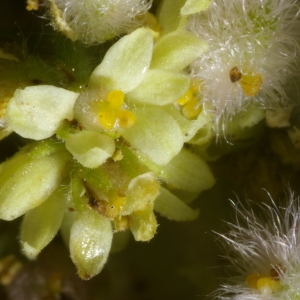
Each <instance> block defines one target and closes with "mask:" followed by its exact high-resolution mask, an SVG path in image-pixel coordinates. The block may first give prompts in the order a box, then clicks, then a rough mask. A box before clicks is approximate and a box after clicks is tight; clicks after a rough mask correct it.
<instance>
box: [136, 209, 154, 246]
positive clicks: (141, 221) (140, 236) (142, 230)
mask: <svg viewBox="0 0 300 300" xmlns="http://www.w3.org/2000/svg"><path fill="white" fill-rule="evenodd" d="M156 229H157V222H156V218H155V215H154V213H153V211H152V209H151V210H150V209H149V210H145V211H137V212H133V213H132V214H131V215H130V230H131V232H132V234H133V236H134V239H135V240H136V241H142V242H147V241H149V240H151V239H152V238H153V237H154V235H155V233H156Z"/></svg>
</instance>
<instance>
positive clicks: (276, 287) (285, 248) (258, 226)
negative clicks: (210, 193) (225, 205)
mask: <svg viewBox="0 0 300 300" xmlns="http://www.w3.org/2000/svg"><path fill="white" fill-rule="evenodd" d="M299 201H300V199H299V198H294V197H293V195H291V196H290V199H289V201H288V203H287V204H286V206H278V205H277V204H276V203H275V202H274V200H272V199H271V202H272V203H271V205H270V206H269V205H266V204H262V205H259V206H258V207H257V208H258V209H259V210H261V211H260V212H259V213H258V214H256V213H254V209H252V208H250V207H248V206H241V205H240V203H238V204H236V205H235V209H236V213H237V224H229V226H230V228H231V231H230V232H229V234H227V235H223V234H219V235H220V236H221V237H223V238H224V242H225V244H224V249H225V252H226V256H227V258H228V259H229V261H230V262H231V263H232V265H233V267H234V268H235V270H236V271H237V272H238V273H239V274H240V276H239V277H237V278H232V283H231V284H225V285H223V286H222V287H221V288H220V289H219V290H218V291H217V293H216V294H217V295H218V296H217V298H218V299H240V300H243V299H253V300H254V299H298V298H299V295H300V290H299V284H300V281H299V275H300V274H299V272H300V261H299V257H300V255H299V249H300V247H299V241H300V219H299V216H300V202H299ZM248 204H249V203H248Z"/></svg>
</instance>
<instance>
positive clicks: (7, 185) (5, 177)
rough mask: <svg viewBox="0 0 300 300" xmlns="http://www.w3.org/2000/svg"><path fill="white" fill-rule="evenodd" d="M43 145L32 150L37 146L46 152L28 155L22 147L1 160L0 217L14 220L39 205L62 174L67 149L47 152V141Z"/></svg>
mask: <svg viewBox="0 0 300 300" xmlns="http://www.w3.org/2000/svg"><path fill="white" fill-rule="evenodd" d="M43 145H45V144H43ZM43 145H38V146H36V147H35V148H33V151H34V150H36V149H40V150H41V152H42V151H43V150H44V151H45V153H43V152H42V153H41V154H34V155H32V156H30V151H29V152H27V151H28V148H26V147H25V149H24V152H23V151H22V150H21V151H22V152H21V153H18V154H17V155H16V156H15V157H13V158H11V159H10V160H8V161H6V162H4V163H2V164H1V169H0V199H1V200H0V219H4V220H13V219H15V218H17V217H19V216H21V215H23V214H24V213H26V212H27V211H28V210H30V209H33V208H34V207H36V206H38V205H40V204H41V203H43V202H44V201H45V200H46V199H47V198H48V197H49V196H50V195H51V194H52V192H53V191H54V190H55V189H56V188H57V186H58V185H59V184H60V182H61V180H62V179H63V177H64V176H65V170H66V165H67V163H68V161H69V154H68V152H67V151H58V152H54V153H47V148H46V147H47V145H46V147H45V148H43ZM39 146H40V147H39ZM25 150H27V151H25Z"/></svg>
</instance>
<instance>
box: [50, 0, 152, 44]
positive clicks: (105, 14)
mask: <svg viewBox="0 0 300 300" xmlns="http://www.w3.org/2000/svg"><path fill="white" fill-rule="evenodd" d="M48 1H49V0H48ZM50 1H51V3H54V5H55V6H56V7H57V8H58V9H59V10H60V11H61V12H62V13H61V18H62V20H60V21H59V22H63V23H65V24H66V25H67V26H68V27H69V30H70V31H72V33H71V35H72V36H73V37H75V38H74V39H78V40H81V41H83V42H84V43H87V44H93V43H102V42H105V41H107V40H109V39H111V38H113V37H115V36H119V35H120V34H124V33H128V32H130V31H132V30H134V29H135V28H136V27H137V26H138V25H139V22H138V20H137V19H136V17H138V16H142V15H144V14H145V13H146V12H147V11H148V9H149V8H150V7H151V4H152V0H50ZM55 21H56V23H57V22H58V21H57V20H55ZM54 25H55V22H54ZM56 27H59V26H56ZM58 29H59V28H58Z"/></svg>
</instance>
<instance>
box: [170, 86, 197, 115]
mask: <svg viewBox="0 0 300 300" xmlns="http://www.w3.org/2000/svg"><path fill="white" fill-rule="evenodd" d="M199 85H201V83H199V82H197V83H195V82H193V81H192V82H191V86H190V88H189V89H188V91H187V92H186V93H185V94H184V95H183V96H182V97H181V98H179V99H178V100H177V101H176V103H177V104H179V105H180V106H182V109H181V113H182V114H183V115H184V116H185V117H186V118H187V119H193V118H196V117H197V116H198V115H199V114H200V112H201V109H202V107H201V105H200V101H199V100H198V99H196V98H195V96H194V95H195V94H198V93H199Z"/></svg>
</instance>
